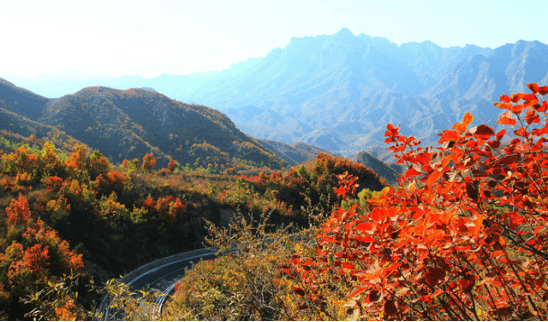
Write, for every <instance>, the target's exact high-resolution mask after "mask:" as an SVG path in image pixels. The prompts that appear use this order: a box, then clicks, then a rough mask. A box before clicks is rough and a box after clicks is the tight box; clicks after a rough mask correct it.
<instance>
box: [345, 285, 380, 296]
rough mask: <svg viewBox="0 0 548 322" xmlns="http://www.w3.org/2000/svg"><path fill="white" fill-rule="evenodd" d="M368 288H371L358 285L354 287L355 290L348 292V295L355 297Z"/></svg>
mask: <svg viewBox="0 0 548 322" xmlns="http://www.w3.org/2000/svg"><path fill="white" fill-rule="evenodd" d="M368 289H369V287H366V286H361V287H358V288H356V289H354V291H353V292H352V293H350V294H348V297H349V298H353V297H355V296H358V295H360V294H362V293H363V292H365V291H367V290H368ZM372 292H375V291H372Z"/></svg>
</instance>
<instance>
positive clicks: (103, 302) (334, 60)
mask: <svg viewBox="0 0 548 322" xmlns="http://www.w3.org/2000/svg"><path fill="white" fill-rule="evenodd" d="M345 44H351V45H352V46H350V45H349V46H350V47H351V49H352V48H354V49H355V51H356V52H358V49H359V50H362V49H363V50H364V52H367V53H368V55H370V56H368V57H369V58H368V59H369V60H367V59H366V61H368V62H369V61H374V62H375V64H373V63H372V65H374V66H371V67H370V71H371V72H367V73H362V74H359V73H360V72H358V71H357V70H358V69H356V68H357V67H356V66H354V67H356V68H354V67H352V68H354V69H352V68H350V67H348V66H347V65H348V64H350V65H352V64H354V63H355V61H354V60H352V59H342V58H341V57H343V56H344V57H347V56H348V57H350V51H351V50H350V51H349V52H345V51H343V50H342V49H341V48H343V47H344V46H343V45H345ZM345 46H346V45H345ZM350 47H349V48H350ZM396 47H397V48H396ZM545 47H546V46H545V45H543V44H541V43H539V42H524V41H520V42H518V43H516V44H509V45H506V46H503V47H501V48H499V49H496V50H491V49H488V48H479V47H475V46H471V47H464V48H461V47H452V48H441V47H437V46H436V45H434V44H424V43H423V44H404V45H402V46H396V45H395V44H392V43H386V41H383V39H378V38H371V37H369V38H367V37H366V36H364V37H362V36H360V37H355V36H354V35H352V34H351V32H350V31H349V30H346V29H343V30H342V31H341V32H339V33H338V34H336V35H333V36H321V37H315V38H304V39H298V40H295V41H293V42H292V43H291V45H290V46H288V48H284V49H283V50H282V49H279V50H277V51H272V52H271V53H270V54H269V55H268V56H267V57H266V58H265V59H256V60H253V61H250V62H247V63H246V64H243V65H240V66H236V67H234V68H235V70H232V71H230V70H229V71H226V72H224V73H219V74H211V75H213V76H211V78H207V77H209V76H207V75H205V76H204V75H202V76H201V77H202V78H199V79H194V81H196V83H195V84H194V83H193V80H192V77H189V78H179V80H177V79H175V78H173V79H172V78H170V76H165V77H164V78H165V79H171V81H170V82H168V83H169V86H171V87H169V86H168V85H166V83H162V82H161V81H160V80H159V79H156V80H151V82H156V83H155V84H157V85H158V88H165V89H166V91H167V89H170V88H175V87H177V86H176V82H177V81H181V80H184V82H187V83H189V84H190V83H193V84H192V86H190V85H189V86H190V87H192V88H194V87H195V89H196V88H197V90H196V92H194V93H192V95H194V96H192V95H190V94H189V95H190V96H189V97H192V98H196V99H200V100H202V99H203V100H204V101H205V102H207V101H208V100H209V101H210V102H211V104H215V105H216V104H220V105H223V108H225V110H224V111H220V110H221V109H217V108H212V107H208V106H204V105H200V104H193V103H183V102H182V101H180V100H179V98H177V99H173V98H170V97H171V96H170V97H168V96H167V95H164V94H162V93H161V92H158V91H156V90H155V89H153V88H151V87H148V86H136V87H132V88H129V87H125V86H118V87H124V88H129V89H117V88H114V87H115V86H114V87H106V86H86V87H80V89H79V90H77V91H75V92H74V93H71V94H67V95H64V94H63V96H61V97H58V98H47V97H44V96H41V95H38V94H36V93H34V92H32V91H29V90H27V89H25V88H23V87H19V86H17V85H16V84H14V83H11V82H9V81H7V80H5V79H3V78H0V319H2V320H35V319H36V320H94V319H106V320H109V319H110V320H152V319H156V320H544V319H548V279H547V276H548V246H547V245H548V243H547V241H548V158H547V157H546V153H547V151H548V150H547V148H548V146H547V143H548V100H546V98H547V95H548V86H547V85H546V82H548V76H546V74H545V73H544V72H545V70H543V69H542V68H544V67H542V66H545V65H542V64H545V61H544V60H543V59H542V58H539V57H545V54H543V53H546V52H548V51H547V50H548V47H546V48H545ZM303 48H305V49H307V51H306V52H307V53H310V55H313V56H314V55H316V54H317V55H316V56H318V57H320V58H322V57H323V58H322V59H323V60H322V59H319V60H318V61H315V60H313V59H310V61H309V62H308V61H307V63H306V64H304V63H302V64H297V63H296V61H297V59H296V58H295V57H297V56H298V55H297V56H295V57H293V56H291V55H290V53H293V52H297V53H298V52H300V51H299V50H300V49H303ZM345 48H346V47H345ZM356 48H357V49H356ZM364 48H365V49H367V50H365V49H364ZM297 49H299V50H297ZM308 49H310V50H308ZM359 52H361V51H359ZM402 53H404V54H402ZM539 53H540V54H539ZM345 55H347V56H345ZM543 55H544V56H543ZM316 56H314V57H316ZM298 57H301V58H299V59H300V60H299V61H301V60H303V59H302V57H305V56H298ZM344 57H343V58H344ZM387 57H388V58H390V59H396V58H395V57H400V58H398V59H399V60H394V61H395V63H394V64H392V63H390V62H389V61H388V60H386V59H388V58H387ZM401 57H406V58H405V59H404V58H401ZM493 57H496V58H497V59H494V58H493ZM304 60H307V59H304ZM539 61H541V62H539ZM501 62H503V63H501ZM541 63H542V64H541ZM315 64H317V66H316V65H315ZM356 64H357V63H356ZM360 64H361V63H360ZM360 64H358V65H360ZM520 64H521V65H520ZM305 65H306V66H308V67H306V66H305ZM242 66H247V67H246V68H248V67H249V66H251V67H249V69H245V70H244V69H243V68H244V67H242ZM291 66H293V67H291ZM303 66H305V67H306V68H305V67H303ZM352 66H353V65H352ZM360 66H361V65H360ZM383 66H384V67H383ZM425 66H427V67H428V66H430V67H431V68H429V69H428V68H426V67H425ZM432 66H433V67H432ZM478 66H480V67H481V68H480V67H478ZM532 66H533V67H534V66H541V68H540V69H541V71H540V72H538V71H536V70H537V69H539V68H536V69H535V68H532ZM290 67H291V68H294V69H295V70H299V68H304V69H306V70H305V71H301V72H300V73H297V74H295V75H300V76H298V77H301V76H302V77H303V79H304V78H306V79H307V80H302V79H297V78H298V77H297V76H294V74H292V73H290V72H289V71H288V70H289V69H291V68H290ZM239 68H241V69H242V70H240V69H239ZM257 70H259V71H262V72H263V73H262V74H260V75H259V74H258V73H256V71H257ZM501 70H504V71H505V72H501ZM253 71H254V72H253ZM353 73H356V74H359V75H361V76H359V77H358V76H356V75H354V74H353ZM400 74H401V75H400ZM303 75H304V76H303ZM402 75H403V76H402ZM501 75H503V76H504V77H506V78H504V79H503V78H501V77H503V76H501ZM516 75H518V76H519V77H518V76H516ZM362 76H363V77H362ZM248 77H250V78H248ZM261 77H263V78H261ZM296 77H297V78H296ZM307 77H308V78H307ZM360 77H362V78H363V79H362V78H360ZM162 79H163V78H162ZM112 82H113V83H115V81H112ZM185 84H186V83H185ZM227 84H229V85H227ZM296 84H297V85H296ZM145 85H146V84H145ZM74 86H76V85H74ZM162 86H164V87H162ZM224 86H227V87H226V88H225V87H224ZM307 86H308V87H307ZM368 86H369V87H368ZM177 88H179V87H177ZM180 88H183V87H182V85H181V87H180ZM515 88H518V89H519V90H514V89H515ZM510 89H512V90H510ZM185 91H186V89H185ZM181 92H184V91H183V90H181ZM184 93H187V94H188V93H190V90H188V92H184ZM296 93H304V94H302V95H301V96H299V95H300V94H299V95H297V94H296ZM181 95H183V94H181ZM185 95H186V94H185ZM190 101H192V100H189V102H190ZM366 104H376V105H378V106H375V107H372V106H368V105H366ZM396 106H400V107H399V108H396ZM328 107H330V108H328ZM233 119H234V121H233ZM358 121H359V122H358ZM380 123H382V125H379V124H380ZM241 129H243V130H241ZM287 129H291V131H289V130H287ZM244 130H245V132H246V133H249V132H252V133H253V134H252V135H250V134H246V133H244V132H243V131H244ZM421 135H423V136H424V137H421ZM296 138H298V139H299V140H298V141H296ZM193 251H198V252H202V251H203V252H204V253H205V252H206V251H207V252H211V254H213V255H211V258H210V259H207V260H199V258H198V257H196V260H194V261H192V262H191V263H189V264H188V267H186V268H181V269H180V272H179V275H176V276H175V277H176V278H175V279H176V281H175V282H173V283H172V285H171V286H170V287H169V288H163V289H161V290H158V289H154V288H152V287H144V288H142V289H137V288H135V287H133V286H132V285H131V281H129V279H128V278H125V277H127V276H128V274H130V275H131V274H132V272H135V271H136V270H138V269H140V268H142V267H144V266H143V265H147V264H150V263H157V262H160V261H162V260H164V259H166V258H172V257H173V256H174V255H180V254H182V253H184V254H186V253H187V252H188V253H191V252H193ZM193 258H194V257H193ZM166 265H167V264H166ZM161 267H163V266H160V268H161ZM156 268H157V267H154V269H156ZM154 269H151V271H154ZM132 278H133V277H132ZM155 278H156V277H155ZM157 279H161V278H157ZM134 280H135V279H132V281H134ZM170 283H171V282H170ZM149 286H150V285H149ZM164 289H167V290H168V292H167V293H168V294H162V291H163V290H164ZM159 299H161V301H160V300H159Z"/></svg>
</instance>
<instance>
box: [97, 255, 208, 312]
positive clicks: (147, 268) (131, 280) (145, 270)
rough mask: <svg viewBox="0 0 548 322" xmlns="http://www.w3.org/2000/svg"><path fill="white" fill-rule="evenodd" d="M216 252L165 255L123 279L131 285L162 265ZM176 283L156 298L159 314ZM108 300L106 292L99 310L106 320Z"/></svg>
mask: <svg viewBox="0 0 548 322" xmlns="http://www.w3.org/2000/svg"><path fill="white" fill-rule="evenodd" d="M216 253H217V252H216V251H215V250H214V249H212V248H200V249H195V250H191V251H188V252H183V253H179V254H175V255H171V256H167V257H164V258H160V259H157V260H155V261H152V262H149V263H147V264H145V265H143V266H141V267H139V268H137V269H135V270H133V271H131V272H129V273H128V274H126V275H125V276H124V277H123V278H122V281H123V282H125V283H128V284H129V285H131V284H133V283H134V282H135V281H137V280H138V279H139V278H141V277H142V276H144V275H146V274H148V273H150V272H151V271H154V270H156V269H158V268H161V267H162V266H165V265H167V264H170V263H173V262H178V261H182V260H192V259H195V258H200V257H203V256H206V255H213V254H216ZM127 281H129V282H127ZM176 284H177V283H173V284H172V285H170V286H169V287H168V288H167V289H166V290H164V292H162V293H161V294H163V295H162V296H160V297H159V298H158V299H157V300H156V304H157V305H158V309H157V314H159V313H161V311H162V306H163V304H164V302H165V300H166V298H167V295H168V294H169V293H170V292H171V291H173V289H174V288H175V285H176ZM108 301H109V299H108V294H105V296H103V300H102V301H101V305H99V312H105V315H104V320H105V321H108V320H107V319H108V313H109V308H108V307H107V306H108Z"/></svg>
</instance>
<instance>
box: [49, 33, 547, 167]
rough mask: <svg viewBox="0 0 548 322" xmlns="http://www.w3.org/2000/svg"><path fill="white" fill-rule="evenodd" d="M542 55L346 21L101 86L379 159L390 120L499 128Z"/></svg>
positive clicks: (439, 127)
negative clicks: (259, 50) (398, 36)
mask: <svg viewBox="0 0 548 322" xmlns="http://www.w3.org/2000/svg"><path fill="white" fill-rule="evenodd" d="M546 57H548V47H547V46H546V45H545V44H542V43H540V42H538V41H518V42H516V43H515V44H506V45H504V46H501V47H498V48H495V49H491V48H481V47H478V46H474V45H466V46H464V47H449V48H443V47H440V46H438V45H436V44H434V43H432V42H430V41H425V42H421V43H417V42H411V43H404V44H401V45H397V44H395V43H392V42H390V41H389V40H388V39H386V38H380V37H370V36H368V35H365V34H360V35H358V36H355V35H354V34H352V32H350V30H348V29H346V28H345V29H342V30H341V31H339V32H338V33H336V34H333V35H321V36H315V37H303V38H293V39H291V40H290V42H289V44H288V45H287V46H286V47H284V48H275V49H273V50H272V51H270V53H268V55H266V56H265V57H262V58H254V59H250V60H247V61H244V62H241V63H239V64H236V65H234V66H232V67H231V68H229V69H227V70H224V71H220V72H208V73H201V74H191V75H186V76H185V75H183V76H174V75H161V76H159V77H156V78H151V79H144V78H140V77H136V76H135V77H131V76H128V77H122V78H116V79H112V80H105V81H104V82H103V83H102V84H103V85H106V86H111V87H116V88H120V89H125V88H130V87H140V88H142V87H149V88H154V89H155V90H156V91H158V92H159V93H163V94H165V95H168V96H169V97H173V98H174V99H177V100H179V101H184V102H194V103H199V104H203V105H206V106H210V107H211V108H214V109H217V110H219V111H221V112H223V113H225V114H226V116H228V117H229V118H230V119H231V120H232V121H233V122H234V124H235V125H236V127H238V128H239V129H240V130H241V131H243V132H244V133H247V134H249V135H251V136H253V137H256V138H260V139H266V140H275V141H281V142H284V143H288V144H290V143H293V142H304V143H307V144H311V145H314V146H318V147H320V148H322V149H325V150H328V151H332V152H336V153H340V154H342V155H344V156H346V157H349V158H353V157H355V156H356V155H357V154H358V153H359V152H360V151H364V150H365V151H369V152H372V153H374V154H375V155H376V156H378V157H381V159H383V160H386V159H385V157H384V156H382V155H381V153H380V151H383V150H385V149H386V146H385V145H384V144H383V143H382V142H383V135H384V131H385V129H386V124H387V123H393V124H395V125H396V124H401V133H402V134H405V135H413V136H416V137H418V138H419V139H421V140H422V141H423V142H425V143H426V144H433V143H435V142H436V141H437V139H438V136H437V134H438V133H440V132H441V131H443V130H444V129H446V128H449V127H451V126H452V125H453V124H454V123H456V122H459V121H460V120H461V119H462V116H463V115H464V113H466V112H470V113H472V114H473V115H474V117H475V120H476V122H477V123H487V124H489V125H491V126H495V127H496V124H495V120H496V119H497V117H498V115H499V113H500V112H499V110H498V109H497V108H494V107H493V102H495V101H497V100H498V98H499V96H500V95H502V94H506V93H510V92H518V91H522V90H524V89H525V84H526V83H531V82H533V83H534V82H537V83H541V84H545V83H548V72H547V71H548V68H547V67H548V60H547V59H546ZM89 82H91V81H89ZM57 84H58V83H57ZM83 84H84V83H74V84H72V85H71V86H76V87H77V86H80V85H83ZM97 84H99V82H98V83H97ZM41 86H49V85H48V84H42V85H41ZM67 86H68V85H67ZM389 157H390V156H388V158H389Z"/></svg>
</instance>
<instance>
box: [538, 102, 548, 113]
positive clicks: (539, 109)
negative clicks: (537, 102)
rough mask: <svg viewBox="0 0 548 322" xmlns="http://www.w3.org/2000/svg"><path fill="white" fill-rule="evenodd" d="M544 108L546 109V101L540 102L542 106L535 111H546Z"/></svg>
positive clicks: (547, 108)
mask: <svg viewBox="0 0 548 322" xmlns="http://www.w3.org/2000/svg"><path fill="white" fill-rule="evenodd" d="M546 110H548V101H544V102H542V106H540V107H539V108H537V111H539V112H546Z"/></svg>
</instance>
